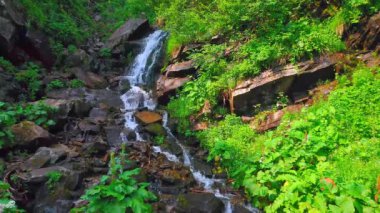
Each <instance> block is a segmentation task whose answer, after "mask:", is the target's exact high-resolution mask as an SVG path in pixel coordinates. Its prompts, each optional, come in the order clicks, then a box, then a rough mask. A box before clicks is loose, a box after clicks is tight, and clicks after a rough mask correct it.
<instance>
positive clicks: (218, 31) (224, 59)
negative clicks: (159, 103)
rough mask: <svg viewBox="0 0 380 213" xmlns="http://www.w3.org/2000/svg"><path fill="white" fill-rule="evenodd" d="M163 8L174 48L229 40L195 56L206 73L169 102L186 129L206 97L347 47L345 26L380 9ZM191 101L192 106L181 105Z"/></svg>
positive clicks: (290, 4) (354, 4)
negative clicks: (272, 69) (343, 35)
mask: <svg viewBox="0 0 380 213" xmlns="http://www.w3.org/2000/svg"><path fill="white" fill-rule="evenodd" d="M161 7H162V8H161V9H160V10H159V13H158V14H159V16H160V17H161V16H162V17H164V18H165V20H166V28H167V30H169V31H170V33H171V37H170V40H169V42H168V43H169V44H168V46H169V47H168V49H169V50H172V49H174V48H175V47H177V46H179V45H180V44H181V43H188V42H197V41H209V39H210V38H211V36H214V35H222V37H223V38H224V40H225V41H224V42H222V44H213V45H204V46H203V48H202V50H201V51H198V52H195V53H193V54H191V55H190V58H191V59H193V60H194V61H195V63H196V64H197V66H198V70H199V74H200V76H199V77H198V79H196V80H195V82H191V83H188V84H186V85H185V86H184V89H183V90H182V91H180V92H179V95H178V98H175V99H174V100H172V101H171V103H170V104H169V111H170V113H171V115H172V116H174V117H176V118H179V119H180V120H181V121H180V123H182V124H183V126H184V127H186V124H187V123H188V121H187V120H188V119H189V116H190V115H192V114H194V113H196V112H197V111H199V110H200V109H201V107H202V106H203V103H204V101H205V100H209V101H210V102H211V103H212V104H214V105H215V102H216V101H217V98H218V96H219V94H220V93H222V92H225V91H227V90H229V89H231V88H233V87H234V86H236V84H237V82H239V81H240V80H242V79H244V78H247V77H253V76H255V75H257V74H259V73H260V72H261V71H262V70H264V69H267V68H270V67H272V66H276V65H279V64H284V63H289V62H292V63H295V62H297V61H299V60H303V59H308V58H313V57H314V56H316V55H319V54H322V53H326V52H336V51H340V50H343V49H344V48H345V46H344V43H343V42H342V41H341V38H340V36H341V35H340V32H339V29H341V27H342V26H343V25H344V24H346V25H349V24H351V23H356V22H357V21H358V20H359V18H360V17H361V16H362V15H363V14H370V13H373V12H374V11H376V10H379V8H380V6H379V3H377V1H371V0H345V1H342V2H341V3H339V4H337V3H334V2H329V3H328V4H327V5H326V6H322V5H319V3H318V1H317V2H315V1H310V0H302V1H298V0H291V1H281V0H271V1H267V0H260V1H249V0H239V1H230V0H213V1H200V2H192V1H190V0H189V1H182V0H181V1H179V0H177V1H173V2H171V3H170V4H169V5H168V4H165V3H162V4H161ZM313 8H314V9H313ZM315 8H318V10H322V14H323V16H325V18H323V19H322V18H316V17H320V16H322V14H321V12H316V11H318V10H317V9H315ZM185 103H186V106H190V107H181V105H183V104H185ZM180 127H181V126H180ZM181 128H182V127H181ZM182 129H185V128H182Z"/></svg>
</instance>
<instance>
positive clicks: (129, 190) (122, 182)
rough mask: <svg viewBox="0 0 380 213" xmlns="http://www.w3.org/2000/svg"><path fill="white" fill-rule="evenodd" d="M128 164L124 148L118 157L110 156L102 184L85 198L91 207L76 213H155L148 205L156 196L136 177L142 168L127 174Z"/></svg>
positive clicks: (78, 210) (91, 190) (146, 184)
mask: <svg viewBox="0 0 380 213" xmlns="http://www.w3.org/2000/svg"><path fill="white" fill-rule="evenodd" d="M126 163H127V159H126V153H125V145H123V146H122V152H121V154H120V156H119V157H115V155H114V153H112V154H111V160H110V170H109V174H108V175H107V176H103V177H102V179H101V182H100V184H99V185H97V186H94V187H92V188H90V189H88V190H87V191H86V194H85V195H84V196H83V197H82V198H83V199H85V200H87V201H88V202H89V203H88V205H87V206H85V207H83V208H81V209H76V210H74V212H109V211H110V209H112V210H113V211H117V212H126V211H127V210H129V211H130V210H132V212H136V213H139V212H140V213H144V212H152V208H151V206H150V205H149V204H147V203H146V202H148V201H154V200H155V199H156V197H155V195H154V194H153V193H151V192H149V191H148V190H147V189H146V188H147V187H148V185H149V184H148V183H138V182H137V181H136V179H135V176H136V175H138V174H139V173H140V169H134V170H129V171H125V170H124V168H125V165H126Z"/></svg>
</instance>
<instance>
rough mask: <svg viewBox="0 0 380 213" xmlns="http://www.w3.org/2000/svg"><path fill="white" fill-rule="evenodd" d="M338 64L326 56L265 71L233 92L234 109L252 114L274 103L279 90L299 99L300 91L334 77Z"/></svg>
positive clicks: (241, 112) (231, 100)
mask: <svg viewBox="0 0 380 213" xmlns="http://www.w3.org/2000/svg"><path fill="white" fill-rule="evenodd" d="M335 64H336V62H335V60H334V59H333V57H328V56H325V57H321V58H317V59H314V60H310V61H306V62H302V63H299V64H296V65H286V66H283V67H277V68H274V69H270V70H267V71H264V72H262V73H261V74H260V75H259V76H257V77H254V78H251V79H248V80H246V81H243V82H242V83H240V84H238V85H237V87H235V89H233V90H232V91H231V93H230V107H231V111H233V112H235V113H237V114H239V115H249V114H252V110H253V109H254V106H255V105H257V104H261V106H264V107H265V106H270V105H272V104H274V103H275V101H276V98H277V96H278V94H279V93H284V94H286V95H287V96H289V97H290V98H291V99H292V101H293V102H296V101H297V98H298V96H300V95H299V94H301V93H305V92H306V91H307V90H308V89H311V88H312V87H314V86H315V85H316V83H317V82H318V81H325V80H331V79H334V77H335Z"/></svg>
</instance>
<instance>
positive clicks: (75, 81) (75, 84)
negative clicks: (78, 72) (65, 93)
mask: <svg viewBox="0 0 380 213" xmlns="http://www.w3.org/2000/svg"><path fill="white" fill-rule="evenodd" d="M69 86H70V88H81V87H84V82H83V81H82V80H79V79H73V80H71V81H70V83H69Z"/></svg>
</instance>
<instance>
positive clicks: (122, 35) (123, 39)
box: [105, 19, 150, 50]
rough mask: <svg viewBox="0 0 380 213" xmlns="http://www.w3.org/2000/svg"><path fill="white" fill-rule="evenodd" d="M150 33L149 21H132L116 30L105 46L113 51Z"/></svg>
mask: <svg viewBox="0 0 380 213" xmlns="http://www.w3.org/2000/svg"><path fill="white" fill-rule="evenodd" d="M149 31H150V26H149V22H148V20H147V19H130V20H128V21H127V22H126V23H125V24H124V25H122V26H121V27H120V28H119V29H118V30H116V31H115V32H114V33H113V34H112V35H111V37H110V38H109V39H108V41H107V43H106V44H105V48H108V49H110V50H113V49H115V48H117V47H118V46H120V45H125V44H126V43H127V41H130V40H134V39H138V38H142V37H143V36H144V35H145V34H146V33H147V32H149Z"/></svg>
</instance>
